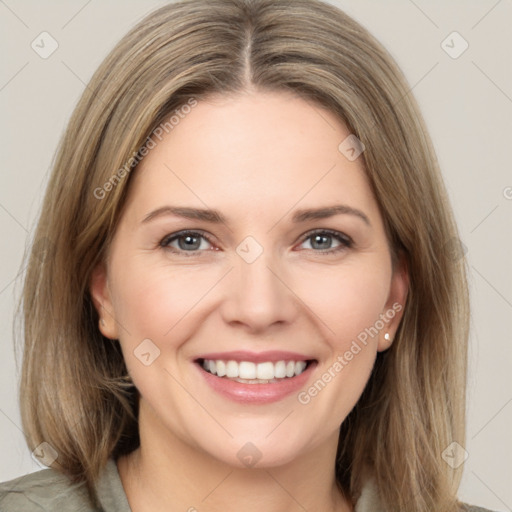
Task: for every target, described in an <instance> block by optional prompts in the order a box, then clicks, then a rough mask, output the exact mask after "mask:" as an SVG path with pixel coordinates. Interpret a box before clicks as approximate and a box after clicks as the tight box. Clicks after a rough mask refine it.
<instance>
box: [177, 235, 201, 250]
mask: <svg viewBox="0 0 512 512" xmlns="http://www.w3.org/2000/svg"><path fill="white" fill-rule="evenodd" d="M183 239H184V240H185V243H184V244H183V245H184V247H183V245H182V247H181V248H182V249H183V248H188V249H192V250H195V249H197V248H198V247H199V245H198V243H197V240H198V237H196V236H192V235H185V236H184V237H182V238H181V240H183ZM194 241H195V242H194Z"/></svg>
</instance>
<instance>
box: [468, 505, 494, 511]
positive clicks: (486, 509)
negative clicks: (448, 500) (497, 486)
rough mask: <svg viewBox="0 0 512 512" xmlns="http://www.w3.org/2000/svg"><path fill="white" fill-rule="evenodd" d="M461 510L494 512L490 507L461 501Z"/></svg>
mask: <svg viewBox="0 0 512 512" xmlns="http://www.w3.org/2000/svg"><path fill="white" fill-rule="evenodd" d="M460 512H494V511H493V510H489V509H488V508H482V507H477V506H476V505H469V504H467V503H460Z"/></svg>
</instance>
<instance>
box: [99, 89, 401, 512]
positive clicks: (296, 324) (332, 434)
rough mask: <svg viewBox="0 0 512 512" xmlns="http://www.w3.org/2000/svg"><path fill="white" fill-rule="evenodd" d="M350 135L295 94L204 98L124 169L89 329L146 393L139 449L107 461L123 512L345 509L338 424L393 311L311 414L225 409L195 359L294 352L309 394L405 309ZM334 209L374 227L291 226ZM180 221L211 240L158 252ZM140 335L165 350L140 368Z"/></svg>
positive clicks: (300, 409) (290, 402) (296, 406)
mask: <svg viewBox="0 0 512 512" xmlns="http://www.w3.org/2000/svg"><path fill="white" fill-rule="evenodd" d="M349 134H350V131H349V130H348V129H347V128H346V127H345V126H344V125H343V124H342V123H340V121H339V120H338V119H337V118H336V117H335V116H334V114H332V113H331V112H329V111H327V110H325V109H323V108H321V107H319V106H317V105H315V104H313V103H310V102H306V101H305V100H303V99H301V98H298V97H296V96H294V95H292V94H289V93H283V92H272V93H269V92H256V91H249V92H247V93H244V94H240V95H237V96H234V97H228V96H221V97H214V98H211V99H209V100H208V101H201V102H199V103H198V105H197V106H196V107H195V108H193V109H192V111H191V112H190V113H189V114H188V115H187V116H186V117H185V118H184V119H182V120H181V121H180V123H179V124H178V125H177V126H175V128H174V129H173V130H172V131H171V132H170V133H169V134H168V135H166V136H165V137H164V138H163V140H162V141H161V142H159V143H158V144H157V146H156V147H155V148H154V149H152V150H151V151H150V153H149V154H148V155H147V156H146V157H145V158H144V160H143V161H142V163H141V164H140V166H139V167H138V169H137V170H136V171H135V173H134V175H133V181H132V183H131V184H130V190H129V194H128V198H127V203H126V205H125V208H124V210H123V213H122V216H121V220H120V223H119V225H118V228H117V230H116V233H115V236H114V239H113V242H112V245H111V247H110V250H109V253H108V258H107V261H106V262H105V264H102V265H99V266H98V267H97V269H95V272H94V275H93V279H92V282H91V293H92V296H93V298H94V301H95V304H96V306H97V308H98V311H99V313H100V316H101V318H102V323H100V329H101V331H102V333H103V334H104V335H105V336H107V337H109V338H112V339H118V340H119V342H120V344H121V347H122V350H123V354H124V357H125V360H126V364H127V368H128V371H129V373H130V375H131V376H132V378H133V381H134V383H135V385H136V387H137V389H138V391H139V392H140V414H139V428H140V436H141V447H140V448H139V449H138V450H136V451H135V452H133V453H132V454H130V455H128V456H126V457H123V458H121V459H120V460H119V461H118V468H119V472H120V476H121V480H122V482H123V486H124V488H125V490H126V492H127V496H128V500H129V503H130V506H131V508H132V510H133V511H134V512H145V511H152V512H154V511H157V512H158V511H160V510H162V511H163V510H165V511H167V512H168V511H184V510H193V508H191V507H195V508H196V509H197V510H198V511H206V510H208V511H217V510H219V511H220V510H222V511H224V510H233V509H234V508H236V509H237V510H245V511H249V512H251V511H256V510H257V511H261V510H266V511H268V512H274V511H275V512H277V511H282V510H287V511H299V510H301V511H302V510H304V509H307V510H322V511H329V510H341V511H349V510H352V506H351V504H350V502H349V501H348V500H347V499H345V498H344V497H343V496H342V494H341V493H340V492H339V490H338V489H337V487H336V484H335V478H334V458H335V453H336V446H337V442H338V429H339V425H340V424H341V423H342V422H343V420H344V418H345V417H346V416H347V415H348V413H349V412H350V410H351V409H352V408H353V407H354V405H355V404H356V402H357V401H358V399H359V397H360V395H361V393H362V391H363V389H364V386H365V384H366V383H367V381H368V378H369V376H370V373H371V370H372V367H373V364H374V362H375V357H376V354H377V352H378V351H382V350H386V349H388V348H389V346H390V344H391V343H392V340H393V338H394V335H395V332H396V330H397V328H398V324H399V321H400V319H401V312H398V313H397V314H396V315H395V316H394V318H393V319H392V320H390V321H389V322H388V323H386V326H385V328H384V329H382V330H381V331H380V332H379V334H378V335H377V336H374V337H369V338H368V342H367V345H366V346H362V350H361V351H360V352H359V353H358V354H357V355H355V356H354V357H353V359H352V360H351V361H349V362H348V364H346V366H344V367H343V369H342V371H339V372H338V373H336V376H335V377H334V378H333V379H332V380H331V381H330V382H329V383H328V384H327V385H326V386H325V388H324V389H322V390H321V392H319V393H318V394H317V395H316V396H315V397H314V398H312V399H311V400H310V402H309V403H307V404H302V403H300V402H299V401H298V399H297V393H292V394H291V395H290V396H288V397H286V398H285V399H283V400H280V401H278V402H274V403H270V404H240V403H236V402H233V401H231V400H229V399H227V398H225V397H223V396H221V395H219V394H217V393H216V392H214V391H213V390H212V389H211V388H210V387H209V386H208V385H207V384H206V383H205V381H204V380H203V379H202V378H199V377H198V372H197V368H196V367H195V363H193V361H194V359H195V358H197V357H198V356H199V355H200V354H204V353H208V352H212V351H215V352H224V351H231V350H249V351H253V352H262V351H267V350H289V351H294V352H299V353H303V354H307V355H310V356H312V357H314V358H315V359H316V360H317V361H318V365H317V367H316V368H315V369H314V371H313V373H312V375H311V377H310V379H309V380H308V384H307V385H306V386H304V388H303V389H305V390H307V389H308V388H309V387H310V386H311V385H312V383H314V382H315V381H316V380H317V379H319V378H320V376H321V375H322V374H323V373H324V372H326V371H328V369H329V368H332V367H333V363H334V362H335V361H336V359H337V357H338V356H339V355H340V354H344V353H345V352H346V351H347V350H349V349H350V346H351V343H352V342H353V340H355V339H356V337H357V336H358V334H360V333H361V332H362V331H364V329H365V328H368V327H370V326H373V325H374V324H375V322H376V321H377V320H378V319H379V315H380V314H383V313H385V312H386V311H388V310H390V309H392V306H393V304H396V303H398V304H401V305H403V304H405V299H406V294H407V286H408V278H407V273H406V270H405V268H404V267H403V266H402V265H398V266H397V267H396V269H395V270H393V268H392V264H391V255H390V250H389V246H388V241H387V239H386V235H385V232H384V226H383V222H382V218H381V215H380V212H379V209H378V206H377V202H376V200H375V198H374V196H373V194H372V192H371V189H370V186H369V184H368V181H367V177H366V175H365V172H364V168H363V162H362V158H357V159H356V160H354V161H349V160H348V159H347V158H346V157H345V155H343V154H342V153H341V152H340V151H339V150H338V146H339V144H340V143H341V142H342V141H343V140H344V139H345V138H346V137H347V136H348V135H349ZM333 204H344V205H348V206H350V207H352V208H355V209H358V210H360V211H362V212H363V213H364V214H365V215H366V216H367V218H368V220H369V222H370V225H367V224H366V223H365V222H364V221H363V220H362V219H361V218H359V217H358V216H356V215H351V214H339V215H336V216H332V217H330V218H325V219H313V220H309V221H306V222H301V223H297V224H295V223H292V221H291V219H292V216H293V213H294V212H295V211H296V210H298V209H304V208H319V207H324V206H331V205H333ZM166 205H178V206H187V207H195V208H210V209H215V210H218V211H219V212H221V213H222V214H223V215H224V216H225V217H227V221H226V223H219V224H216V223H212V222H208V221H204V220H190V219H184V218H179V217H176V216H173V215H162V216H157V217H155V218H153V219H152V220H150V221H147V222H143V219H144V218H145V217H146V216H147V215H148V214H149V213H150V212H152V211H154V210H155V209H158V208H160V207H162V206H166ZM184 229H190V230H194V231H200V233H205V234H206V235H207V236H209V238H210V240H211V242H209V241H208V240H207V239H203V238H199V239H198V243H197V245H196V246H194V249H197V248H198V247H199V249H197V250H196V252H195V253H192V255H190V254H189V253H190V250H189V253H187V254H185V252H186V251H187V246H186V244H185V241H184V240H183V237H182V238H181V242H182V243H181V245H180V239H177V240H174V241H173V242H171V243H170V246H171V248H169V247H167V248H164V247H162V246H161V241H162V240H163V239H164V238H165V237H166V235H169V234H172V233H177V232H179V231H182V230H184ZM322 229H330V230H335V231H337V232H339V233H340V234H345V235H346V236H349V237H350V238H351V239H352V241H353V244H352V246H351V247H345V246H344V245H343V243H341V242H340V241H338V240H337V239H336V238H334V237H332V238H329V236H328V234H327V239H325V240H324V241H323V242H322V240H321V241H320V244H319V245H314V243H315V237H314V236H311V235H312V233H311V231H312V230H320V231H321V230H322ZM247 236H252V237H253V238H254V239H255V240H256V241H257V242H258V244H259V245H260V246H261V248H262V249H263V253H262V254H261V255H260V256H259V257H258V258H257V259H256V260H255V261H254V262H252V263H247V262H246V261H245V260H244V259H243V258H242V257H240V256H239V255H238V254H237V252H236V249H237V247H238V246H239V245H240V243H241V242H242V241H243V240H244V239H245V238H246V237H247ZM324 236H325V234H324ZM199 242H200V245H199ZM335 248H340V249H341V250H339V251H338V252H335V253H331V254H328V253H326V251H328V250H329V249H335ZM172 249H174V251H176V252H172ZM251 250H253V249H251ZM402 312H403V310H402ZM385 332H387V333H389V335H390V340H386V339H385V338H384V333H385ZM145 339H150V340H151V341H152V343H154V345H155V346H157V347H158V349H159V350H160V355H159V357H157V358H156V359H155V360H154V361H153V362H152V363H151V364H150V365H148V366H146V365H144V364H142V363H141V361H140V360H139V359H138V358H137V357H136V356H135V355H134V350H135V349H136V348H137V347H138V346H139V344H140V343H141V342H142V340H145ZM331 372H332V370H331ZM247 442H251V443H252V444H253V445H255V446H256V447H257V449H258V450H259V452H260V453H261V459H260V460H259V461H258V463H257V464H256V465H255V466H254V467H246V466H245V465H244V463H243V462H242V461H241V460H240V459H239V458H238V457H237V453H238V452H239V450H240V449H241V448H242V447H243V446H244V445H246V443H247Z"/></svg>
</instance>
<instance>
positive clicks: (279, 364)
mask: <svg viewBox="0 0 512 512" xmlns="http://www.w3.org/2000/svg"><path fill="white" fill-rule="evenodd" d="M315 361H316V360H315V359H308V360H293V359H292V360H285V359H282V360H280V361H275V362H273V361H264V362H261V363H255V362H253V361H234V360H225V359H203V358H200V359H197V360H196V363H197V364H198V365H199V366H200V367H201V368H202V369H203V370H204V371H205V372H207V373H209V374H210V375H215V376H217V377H220V378H225V379H229V380H232V381H234V382H240V383H242V384H273V383H278V382H280V381H282V380H283V379H293V378H294V377H297V376H299V375H300V374H302V373H303V372H304V371H306V369H307V368H308V367H309V366H310V365H311V364H312V363H314V362H315Z"/></svg>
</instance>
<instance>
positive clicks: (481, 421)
mask: <svg viewBox="0 0 512 512" xmlns="http://www.w3.org/2000/svg"><path fill="white" fill-rule="evenodd" d="M164 3H166V2H163V1H157V0H137V1H135V0H130V1H121V0H107V1H101V2H100V1H99V0H89V1H86V0H80V1H77V0H73V1H67V2H58V1H55V0H54V1H38V0H30V1H15V0H0V34H1V35H0V44H1V55H2V65H1V69H0V108H1V112H2V117H1V137H0V141H1V142H0V143H1V155H2V163H1V174H0V233H1V237H2V243H1V245H0V255H1V265H0V319H1V325H2V333H3V335H2V357H1V359H0V454H1V455H0V481H4V480H8V479H11V478H14V477H16V476H19V475H22V474H25V473H28V472H31V471H35V470H37V469H39V467H40V466H38V464H37V463H36V462H35V461H34V460H33V459H32V458H31V454H30V453H29V451H28V449H27V448H26V445H25V442H24V439H23V433H22V431H21V427H20V419H19V411H18V404H17V381H18V367H17V364H18V365H19V361H18V363H16V361H15V354H14V350H13V342H12V336H11V332H12V319H13V313H14V304H15V299H17V298H18V296H19V290H20V284H21V280H22V277H23V268H22V267H21V263H22V256H23V253H24V250H25V247H26V244H27V243H28V241H29V240H30V238H31V235H32V233H33V228H34V223H35V220H36V218H37V214H38V211H39V208H40V204H41V200H42V197H43V192H44V187H45V184H46V181H47V178H48V173H49V169H50V166H51V162H52V158H53V155H54V152H55V149H56V147H57V143H58V141H59V139H60V136H61V134H62V132H63V130H64V128H65V125H66V122H67V120H68V118H69V116H70V114H71V112H72V109H73V107H74V105H75V104H76V102H77V100H78V98H79V96H80V95H81V94H82V91H83V90H84V88H85V87H86V84H87V82H88V80H89V79H90V77H91V75H92V73H93V72H94V70H95V69H96V68H97V66H98V65H99V64H100V62H101V61H102V59H103V58H104V57H105V56H106V54H107V52H108V51H109V50H110V49H111V47H112V46H113V45H114V44H115V43H116V42H117V41H118V40H119V39H120V38H121V37H122V36H123V35H124V34H125V33H126V31H127V30H128V29H129V28H131V27H132V26H133V25H134V24H135V23H136V22H137V21H139V20H140V19H141V18H142V17H143V16H144V15H145V14H146V13H148V12H149V11H151V10H153V9H154V8H156V7H159V6H161V5H163V4H164ZM331 3H333V4H335V5H337V6H338V7H341V8H342V9H344V10H345V11H346V12H347V13H348V14H349V15H351V16H353V17H354V18H355V19H357V20H358V21H359V22H360V23H362V24H363V25H364V26H366V27H367V28H368V29H369V30H370V32H372V33H373V34H374V35H375V36H376V37H377V38H378V39H379V40H380V41H381V42H382V43H383V44H384V46H385V47H386V48H387V49H388V50H389V51H390V52H391V54H392V55H393V56H394V57H395V59H396V60H397V62H398V64H399V65H400V66H401V68H402V69H403V71H404V73H405V75H406V77H407V79H408V81H409V83H410V85H411V93H412V94H414V95H415V96H416V98H417V99H418V101H419V103H420V107H421V108H422V111H423V114H424V116H425V119H426V122H427V126H428V128H429V130H430V134H431V136H432V138H433V141H434V145H435V147H436V150H437V153H438V157H439V161H440V164H441V167H442V170H443V175H444V177H445V182H446V185H447V188H448V191H449V194H450V198H451V201H452V205H453V208H454V210H455V213H456V217H457V221H458V224H459V227H460V233H461V241H462V243H463V244H464V247H465V248H466V249H467V254H466V256H467V258H468V263H469V268H470V275H469V279H470V287H471V298H472V325H471V335H470V361H469V363H470V373H469V383H468V399H469V400H468V430H467V442H466V446H465V447H464V448H465V450H466V451H467V454H468V458H467V460H466V461H465V463H464V465H465V468H464V478H463V482H462V485H461V488H460V497H461V499H462V500H464V501H467V502H469V503H475V504H479V505H481V506H485V507H488V508H491V509H493V510H499V511H506V510H507V511H512V463H511V460H512V441H511V439H512V436H511V433H512V384H511V377H510V373H511V369H512V335H511V327H512V323H511V318H512V277H511V272H510V270H511V261H512V258H511V255H512V236H511V235H512V222H511V221H512V172H511V164H510V156H509V155H510V150H511V145H512V137H511V135H512V122H511V119H512V71H511V64H512V34H511V29H510V20H512V3H511V1H510V0H500V1H496V0H480V1H467V0H451V1H449V2H447V1H442V0H435V1H427V0H415V1H412V0H392V1H391V0H388V1H370V0H338V1H334V0H332V1H331ZM44 31H46V32H48V33H49V34H50V35H51V37H52V38H53V39H55V41H56V42H57V44H58V48H57V49H56V51H55V52H54V53H53V54H52V55H50V56H48V57H47V58H42V57H41V56H40V55H39V54H38V53H36V51H34V50H33V49H32V47H31V44H32V42H33V41H34V40H35V41H36V43H37V42H38V41H40V37H48V36H39V35H40V34H41V33H42V32H44ZM454 31H456V32H457V33H458V34H459V35H457V34H453V32H454ZM443 41H444V43H443ZM39 44H40V46H41V43H39ZM466 44H467V45H468V47H467V49H466V50H465V51H464V52H463V53H461V52H462V50H463V49H464V48H465V46H466ZM45 48H46V50H48V49H49V48H50V40H49V39H46V44H45ZM459 54H460V55H459ZM411 456H413V455H411ZM390 470H391V471H392V468H390Z"/></svg>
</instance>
